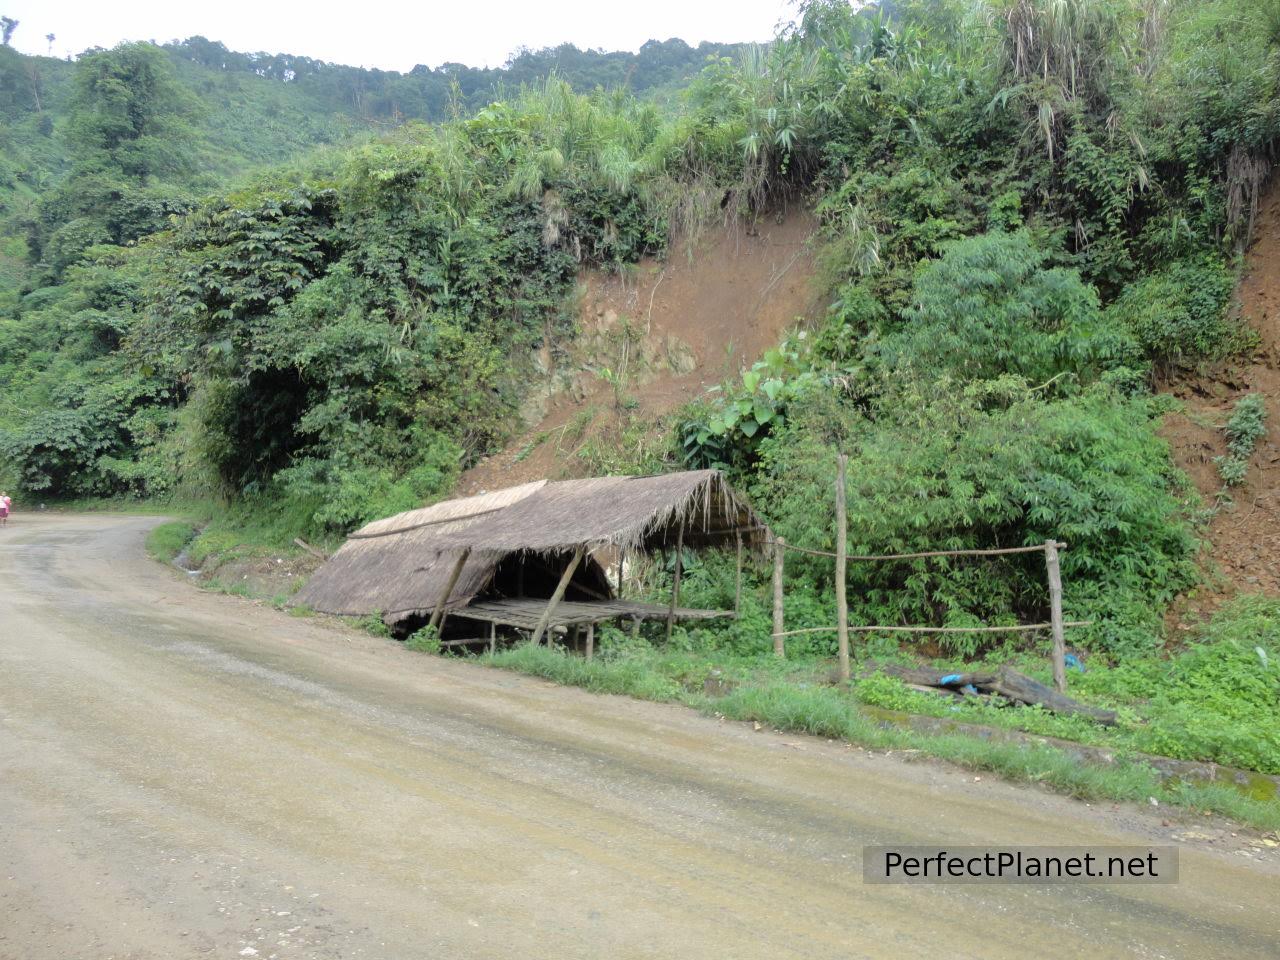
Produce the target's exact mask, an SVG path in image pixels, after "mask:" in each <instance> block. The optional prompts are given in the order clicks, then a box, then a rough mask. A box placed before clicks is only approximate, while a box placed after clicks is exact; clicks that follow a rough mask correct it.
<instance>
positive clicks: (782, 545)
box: [773, 537, 787, 657]
mask: <svg viewBox="0 0 1280 960" xmlns="http://www.w3.org/2000/svg"><path fill="white" fill-rule="evenodd" d="M786 549H787V541H785V540H783V539H782V537H776V538H774V544H773V652H774V654H775V655H777V656H779V657H785V656H786V655H787V651H786V648H785V647H784V646H783V645H782V643H783V641H782V555H783V553H784V552H785V551H786Z"/></svg>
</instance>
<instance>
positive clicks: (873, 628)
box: [775, 620, 1093, 637]
mask: <svg viewBox="0 0 1280 960" xmlns="http://www.w3.org/2000/svg"><path fill="white" fill-rule="evenodd" d="M1062 625H1063V626H1064V627H1091V626H1093V621H1092V620H1066V621H1064V622H1063V624H1062ZM1051 626H1053V624H1051V623H1019V624H1015V625H1013V626H1011V627H886V626H883V625H875V624H869V625H867V626H865V627H850V628H849V632H850V633H880V632H884V633H1026V632H1029V631H1032V630H1044V629H1047V628H1048V627H1051ZM838 629H839V628H838V627H805V628H803V629H802V630H788V631H787V632H786V633H781V634H775V636H781V637H794V636H795V635H796V634H799V633H835V632H836V631H837V630H838Z"/></svg>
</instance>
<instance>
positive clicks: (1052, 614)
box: [1044, 540, 1067, 693]
mask: <svg viewBox="0 0 1280 960" xmlns="http://www.w3.org/2000/svg"><path fill="white" fill-rule="evenodd" d="M1044 565H1045V568H1046V569H1047V571H1048V574H1049V622H1050V624H1051V625H1052V626H1053V687H1054V689H1055V690H1057V691H1058V693H1066V692H1067V662H1066V661H1067V645H1066V639H1065V638H1064V637H1063V635H1062V570H1061V569H1060V568H1059V567H1058V544H1057V541H1055V540H1046V541H1045V542H1044Z"/></svg>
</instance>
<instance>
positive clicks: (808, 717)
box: [478, 644, 1280, 830]
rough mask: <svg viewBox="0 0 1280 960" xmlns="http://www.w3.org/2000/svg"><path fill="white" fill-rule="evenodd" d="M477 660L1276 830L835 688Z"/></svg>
mask: <svg viewBox="0 0 1280 960" xmlns="http://www.w3.org/2000/svg"><path fill="white" fill-rule="evenodd" d="M478 659H479V662H481V663H485V664H487V665H490V666H494V667H500V668H503V669H507V670H515V671H517V672H519V673H525V674H529V675H531V676H536V677H542V678H544V679H547V680H552V681H554V682H556V683H561V684H565V685H568V686H576V687H581V688H583V689H585V690H589V691H591V692H593V693H605V694H619V695H624V696H631V697H635V698H637V699H641V700H653V701H658V702H665V703H681V704H684V705H685V706H689V707H693V708H695V709H697V710H700V711H701V712H703V713H705V714H708V715H713V716H721V717H725V718H727V719H730V720H740V721H747V722H752V721H754V722H756V723H759V724H761V725H763V726H767V727H771V728H773V729H775V730H780V731H788V732H796V733H805V734H810V735H812V736H817V737H823V738H827V739H832V740H841V741H845V742H848V743H854V744H857V745H859V746H862V747H865V748H867V749H871V750H889V751H910V754H909V755H910V756H911V757H913V758H925V757H928V758H933V759H937V760H944V761H947V762H949V763H954V764H956V765H957V766H961V767H964V768H966V769H969V770H980V771H987V772H991V773H995V774H998V775H1000V776H1002V777H1004V778H1006V779H1008V780H1011V781H1014V782H1019V783H1039V784H1044V785H1045V786H1047V787H1050V788H1052V789H1053V790H1055V791H1057V792H1059V793H1065V794H1067V795H1069V796H1072V797H1076V798H1079V799H1082V800H1094V801H1098V800H1111V801H1120V802H1128V803H1144V802H1150V801H1151V800H1153V799H1154V800H1155V801H1156V802H1157V803H1159V804H1161V805H1167V806H1172V807H1176V808H1179V809H1181V810H1183V811H1185V812H1188V813H1201V814H1204V813H1216V814H1220V815H1222V816H1226V817H1230V818H1231V819H1233V820H1237V821H1239V822H1241V823H1245V824H1248V825H1250V826H1253V827H1257V828H1258V829H1260V830H1280V801H1277V800H1274V799H1272V800H1260V799H1256V798H1253V797H1250V796H1247V795H1245V794H1243V793H1241V792H1240V791H1238V790H1236V789H1234V788H1233V787H1230V786H1226V785H1222V784H1212V783H1207V784H1192V783H1185V782H1184V783H1173V782H1162V781H1161V779H1160V777H1159V776H1158V775H1157V774H1156V772H1155V771H1154V770H1152V769H1151V768H1150V767H1149V766H1147V765H1146V764H1144V763H1141V762H1139V761H1135V760H1128V759H1124V758H1117V759H1116V760H1115V761H1114V762H1112V763H1109V764H1095V763H1088V762H1083V761H1082V760H1081V759H1080V758H1079V757H1078V756H1076V755H1073V754H1071V753H1070V752H1068V751H1066V750H1062V749H1059V748H1057V747H1053V746H1050V745H1047V744H1028V743H1013V742H1001V741H990V740H982V739H978V738H976V737H973V736H967V735H964V734H929V733H921V732H917V731H912V730H905V729H900V728H897V727H893V726H886V725H884V724H882V723H880V722H878V721H877V720H876V719H875V718H874V717H872V716H869V715H867V714H866V713H864V712H863V711H862V710H861V709H860V707H859V703H858V701H857V700H856V698H855V697H854V696H853V695H852V694H850V693H847V692H842V691H840V690H838V689H836V688H832V687H823V686H808V687H802V686H796V685H794V684H791V683H786V682H781V681H776V680H775V681H772V682H765V683H764V684H762V685H758V686H756V685H748V686H740V687H738V688H736V689H734V690H731V691H730V692H729V693H728V694H726V695H725V696H707V695H706V694H705V693H702V692H701V691H700V690H697V689H691V688H690V686H689V685H687V684H683V683H681V682H679V681H678V680H676V679H675V678H674V677H672V676H668V675H664V674H662V673H659V672H657V671H656V670H654V665H653V662H652V660H651V659H650V658H646V657H629V658H626V659H621V660H609V659H597V660H592V661H586V660H584V659H582V658H581V657H578V656H574V655H571V654H567V653H564V652H562V651H559V650H556V649H552V648H548V647H541V646H540V647H533V646H529V645H527V644H526V645H523V646H519V647H514V648H511V649H508V650H503V651H499V652H497V653H494V654H488V655H483V656H481V657H479V658H478Z"/></svg>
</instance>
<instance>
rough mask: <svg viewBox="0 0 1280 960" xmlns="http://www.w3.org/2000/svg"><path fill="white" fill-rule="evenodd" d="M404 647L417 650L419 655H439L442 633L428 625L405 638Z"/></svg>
mask: <svg viewBox="0 0 1280 960" xmlns="http://www.w3.org/2000/svg"><path fill="white" fill-rule="evenodd" d="M404 645H405V647H406V648H407V649H409V650H415V651H417V652H418V653H439V652H440V631H439V630H438V629H436V628H435V627H433V626H431V625H430V624H428V625H427V626H425V627H422V628H420V629H418V630H415V631H413V633H411V634H409V636H408V637H406V638H405V641H404Z"/></svg>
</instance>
